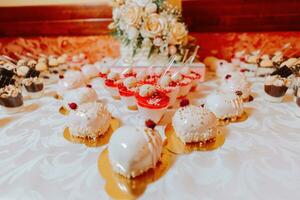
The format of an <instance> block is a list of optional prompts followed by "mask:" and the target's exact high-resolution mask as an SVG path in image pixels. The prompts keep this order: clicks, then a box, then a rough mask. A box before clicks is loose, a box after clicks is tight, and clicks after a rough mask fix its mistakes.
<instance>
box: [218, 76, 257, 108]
mask: <svg viewBox="0 0 300 200" xmlns="http://www.w3.org/2000/svg"><path fill="white" fill-rule="evenodd" d="M221 90H222V91H224V92H225V93H227V92H228V93H233V94H235V93H236V92H237V91H240V92H241V93H242V95H241V98H242V99H243V101H244V102H249V101H252V100H253V97H252V96H251V83H250V82H249V81H248V80H247V78H246V76H245V75H244V74H243V73H241V72H231V73H228V74H226V75H225V77H224V78H223V79H222V83H221Z"/></svg>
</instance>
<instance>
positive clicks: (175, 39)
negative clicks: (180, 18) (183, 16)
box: [169, 22, 188, 45]
mask: <svg viewBox="0 0 300 200" xmlns="http://www.w3.org/2000/svg"><path fill="white" fill-rule="evenodd" d="M187 35H188V31H187V30H186V27H185V25H184V24H183V23H180V22H176V23H175V24H173V25H171V27H170V33H169V43H170V44H173V45H177V44H183V43H184V42H185V41H186V38H187Z"/></svg>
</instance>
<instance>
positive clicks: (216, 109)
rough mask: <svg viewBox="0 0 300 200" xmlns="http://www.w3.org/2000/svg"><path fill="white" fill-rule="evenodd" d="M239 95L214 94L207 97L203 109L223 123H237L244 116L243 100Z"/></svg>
mask: <svg viewBox="0 0 300 200" xmlns="http://www.w3.org/2000/svg"><path fill="white" fill-rule="evenodd" d="M239 95H240V94H239V93H238V95H237V94H233V93H222V92H215V93H212V94H210V95H209V96H207V98H206V103H205V108H207V109H209V110H210V111H212V112H213V113H214V114H215V116H216V117H217V118H218V120H219V124H222V123H223V122H226V121H230V122H236V121H238V120H239V119H240V118H241V117H242V115H243V114H244V105H243V100H242V99H241V97H240V96H239Z"/></svg>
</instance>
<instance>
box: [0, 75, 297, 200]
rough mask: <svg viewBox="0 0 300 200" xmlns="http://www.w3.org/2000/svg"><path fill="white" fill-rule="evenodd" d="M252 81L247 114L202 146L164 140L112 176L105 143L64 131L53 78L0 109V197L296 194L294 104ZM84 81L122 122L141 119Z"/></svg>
mask: <svg viewBox="0 0 300 200" xmlns="http://www.w3.org/2000/svg"><path fill="white" fill-rule="evenodd" d="M252 84H253V86H252V96H253V97H254V101H251V102H247V103H245V105H244V107H245V112H246V114H247V116H248V118H247V120H242V121H241V122H236V123H230V124H227V125H226V126H222V127H220V130H219V131H220V135H218V136H217V141H216V143H215V144H214V145H211V146H207V147H206V148H205V147H201V148H197V146H196V147H191V149H180V148H179V149H175V150H174V151H173V152H172V151H167V150H166V149H165V148H164V149H163V151H162V152H163V153H162V161H161V163H160V165H159V166H157V170H155V171H154V172H153V171H152V172H147V173H146V174H144V175H142V176H141V177H138V179H134V180H130V179H126V178H124V177H117V178H116V177H113V176H112V172H111V168H109V167H108V166H107V145H105V144H103V145H102V144H101V145H98V147H97V148H91V147H87V146H89V145H87V146H86V145H82V144H76V143H72V142H70V141H68V140H67V139H65V137H64V130H65V124H66V116H65V115H62V114H61V113H59V109H60V107H61V105H62V103H61V101H60V100H56V99H54V95H55V93H56V92H55V91H57V89H58V88H57V87H58V86H57V85H56V84H53V85H46V86H45V91H44V96H43V97H42V98H40V99H30V100H26V101H25V103H24V106H23V108H22V110H21V111H20V112H19V113H16V114H10V115H7V114H4V113H3V112H2V113H1V114H0V126H1V129H0V149H1V154H0V157H1V159H0V175H1V176H0V177H1V178H0V186H1V187H0V188H1V189H0V191H1V198H3V199H19V198H25V199H61V198H62V197H64V198H65V199H85V198H88V199H111V198H113V199H134V198H137V197H138V198H140V199H221V198H222V199H224V198H225V199H241V198H243V199H270V198H271V199H283V198H285V199H298V198H299V197H300V193H299V191H300V190H299V179H298V177H299V176H300V174H299V173H300V169H299V168H300V167H299V166H300V159H299V158H298V156H297V155H298V154H299V153H300V148H299V145H298V144H299V142H300V136H299V119H298V118H297V117H295V112H296V111H297V109H299V108H297V107H296V104H295V102H293V95H292V91H291V90H288V92H287V95H286V96H285V98H284V99H283V103H280V104H274V103H270V102H267V101H265V99H264V95H265V94H264V90H263V87H264V86H263V85H264V84H263V83H261V82H256V81H255V82H253V83H252ZM91 85H92V87H93V88H94V89H95V91H96V92H97V94H98V96H99V97H100V100H101V101H102V102H106V103H107V107H108V110H109V111H110V112H111V114H112V116H113V117H114V118H115V119H118V120H119V122H120V123H121V124H122V125H123V126H124V125H130V126H137V125H139V124H140V125H143V124H144V123H145V121H144V120H143V118H142V117H141V115H140V113H138V111H132V110H129V109H128V108H127V105H125V104H124V103H122V101H120V100H115V99H113V98H112V97H111V95H110V94H109V92H108V91H107V90H105V89H103V88H102V87H100V86H99V84H97V82H91ZM217 87H218V80H217V79H212V80H210V81H207V82H204V83H201V84H200V86H199V88H198V91H199V92H198V96H197V97H198V98H197V99H195V98H191V103H192V104H194V105H199V106H201V105H202V104H203V99H204V97H206V96H207V95H208V94H210V93H211V91H213V90H214V89H216V88H217ZM168 112H174V110H172V109H170V110H169V111H168ZM166 116H168V114H167V115H166ZM164 120H165V121H168V120H170V119H168V118H166V119H164ZM164 120H163V121H164ZM117 124H118V123H116V122H114V125H112V128H113V127H114V126H118V125H117ZM171 129H172V128H171ZM156 130H157V131H158V132H159V134H160V135H161V137H162V139H163V140H164V141H165V140H166V139H167V137H171V136H172V134H173V133H172V131H171V133H170V125H169V123H162V124H158V125H157V126H156ZM166 133H167V134H166ZM169 134H171V136H170V135H169ZM173 142H174V141H173ZM175 142H176V141H175ZM177 142H178V141H177ZM171 145H172V144H171ZM171 150H172V149H171ZM101 163H103V164H101ZM112 180H113V181H114V182H111V181H112ZM116 185H117V186H119V187H120V188H123V189H124V191H127V192H125V193H124V192H122V191H120V189H116Z"/></svg>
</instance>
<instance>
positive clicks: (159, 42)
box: [153, 37, 164, 47]
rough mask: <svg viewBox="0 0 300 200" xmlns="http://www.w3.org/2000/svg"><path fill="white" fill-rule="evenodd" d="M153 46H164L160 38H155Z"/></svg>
mask: <svg viewBox="0 0 300 200" xmlns="http://www.w3.org/2000/svg"><path fill="white" fill-rule="evenodd" d="M153 44H154V45H155V46H158V47H160V46H162V45H163V44H164V41H163V40H162V39H161V38H160V37H157V38H155V39H154V40H153Z"/></svg>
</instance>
